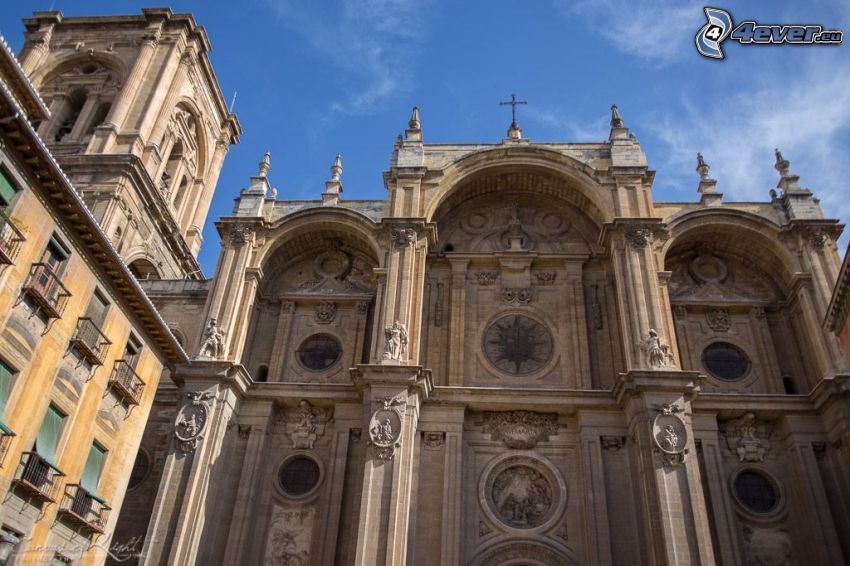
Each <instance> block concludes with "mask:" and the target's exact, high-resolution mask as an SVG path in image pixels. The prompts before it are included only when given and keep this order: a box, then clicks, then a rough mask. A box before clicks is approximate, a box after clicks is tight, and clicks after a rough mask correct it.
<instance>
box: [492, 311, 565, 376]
mask: <svg viewBox="0 0 850 566" xmlns="http://www.w3.org/2000/svg"><path fill="white" fill-rule="evenodd" d="M552 350H553V348H552V335H551V334H550V333H549V330H548V329H547V328H546V327H545V326H544V325H543V324H541V323H539V322H537V321H536V320H534V319H533V318H529V317H527V316H523V315H521V314H510V315H507V316H503V317H502V318H500V319H499V320H497V321H496V322H494V323H493V324H491V325H490V326H489V328H487V330H486V331H485V332H484V354H485V355H486V356H487V359H488V360H490V363H491V364H493V365H494V366H496V367H497V368H498V369H499V370H501V371H503V372H505V373H509V374H513V375H526V374H529V373H534V372H535V371H537V370H539V369H541V368H543V367H544V366H545V365H546V364H547V363H548V362H549V360H550V359H551V358H552Z"/></svg>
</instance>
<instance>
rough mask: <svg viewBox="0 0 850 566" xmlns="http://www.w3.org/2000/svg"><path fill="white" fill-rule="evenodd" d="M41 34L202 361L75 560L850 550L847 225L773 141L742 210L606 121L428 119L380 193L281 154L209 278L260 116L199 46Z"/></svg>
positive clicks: (58, 144)
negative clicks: (309, 180) (305, 191)
mask: <svg viewBox="0 0 850 566" xmlns="http://www.w3.org/2000/svg"><path fill="white" fill-rule="evenodd" d="M27 29H28V32H27V37H28V43H27V46H26V47H25V49H24V52H23V53H22V54H21V59H22V63H23V68H24V71H26V72H27V74H28V76H30V77H31V78H32V80H33V83H34V84H35V86H36V88H38V89H40V91H41V92H42V95H43V96H44V97H45V99H47V100H48V101H49V102H50V108H51V114H52V118H50V119H45V120H42V121H41V123H40V125H39V129H38V130H39V134H40V135H42V136H44V137H45V138H47V139H48V140H52V141H51V144H52V148H53V151H54V153H55V154H57V158H58V161H59V163H60V164H61V165H62V167H63V168H64V169H65V170H66V172H67V173H68V175H69V177H70V178H71V179H72V180H73V181H74V182H75V184H76V185H77V187H78V188H79V189H80V193H81V194H82V196H83V198H84V199H85V201H86V204H87V205H88V206H89V208H90V209H91V210H92V212H93V215H94V217H95V218H97V219H98V221H99V222H100V223H101V225H102V226H103V230H104V231H105V234H106V235H107V236H110V237H112V238H113V240H112V242H111V243H112V245H113V247H114V249H115V250H116V251H117V252H118V253H119V254H121V256H122V257H123V258H124V260H125V261H126V263H127V264H128V265H129V268H130V270H131V271H132V272H133V273H134V275H135V276H136V277H137V278H138V279H139V283H140V285H141V287H142V288H143V289H144V291H145V293H146V296H147V298H148V299H149V300H150V301H151V302H152V303H153V305H155V307H156V309H157V312H158V315H159V316H161V318H162V320H164V323H165V324H167V327H168V328H169V329H170V332H171V335H172V336H173V338H174V340H175V341H176V342H177V343H179V344H180V345H181V346H182V347H183V348H185V349H186V351H187V352H188V353H189V358H191V359H187V358H186V356H182V357H181V356H180V355H178V354H179V353H173V354H171V355H166V354H163V356H162V357H163V358H165V359H164V365H166V366H167V367H168V370H167V373H166V374H165V375H163V378H162V379H161V380H160V382H159V386H158V389H157V391H156V396H155V399H151V400H150V403H151V405H150V408H149V416H148V418H147V426H146V428H145V430H144V434H143V436H142V435H141V434H140V435H139V436H137V437H135V442H136V444H137V445H138V446H139V449H138V453H137V455H136V460H135V465H134V467H133V470H132V472H131V473H130V474H126V470H124V472H122V473H124V474H125V475H124V481H125V483H124V484H123V486H126V494H125V493H124V490H123V489H119V490H118V491H117V492H116V493H117V494H118V495H117V497H116V498H115V501H113V503H112V506H113V509H114V512H113V515H114V516H112V517H111V518H110V520H109V523H108V525H107V528H106V529H105V531H106V532H107V533H108V534H109V535H110V536H111V539H110V540H111V544H112V547H111V551H110V552H108V553H107V552H98V551H96V550H95V551H91V552H88V551H86V552H84V553H83V554H82V555H81V558H80V560H81V561H83V563H102V562H103V561H107V562H108V563H115V564H118V563H125V560H127V559H132V560H134V561H136V562H137V563H139V564H186V565H188V564H204V565H215V564H222V565H236V564H274V565H286V566H291V565H292V566H294V565H298V566H306V565H308V564H309V565H312V564H316V565H319V564H321V565H325V564H328V565H330V564H340V565H343V564H352V565H353V564H357V565H379V564H380V565H402V564H416V565H461V564H468V565H475V566H484V565H487V566H490V565H519V564H531V565H571V564H588V565H590V564H593V565H595V564H628V565H635V564H644V565H655V564H703V565H709V564H724V565H737V564H748V565H750V564H752V565H758V564H772V565H783V564H789V565H790V564H798V563H803V562H810V563H812V564H823V565H829V564H841V563H845V562H846V561H847V560H848V559H850V482H848V480H847V478H848V477H850V401H848V397H847V391H848V385H850V373H848V369H847V362H846V361H845V355H844V351H843V350H842V346H841V343H840V341H839V339H838V338H837V337H836V335H835V334H834V333H833V332H831V331H830V330H829V329H828V327H827V326H826V325H825V323H824V321H825V318H826V317H827V312H828V309H829V305H830V297H831V293H832V289H833V286H834V285H835V282H836V278H837V276H838V274H839V269H840V261H839V256H838V253H837V250H836V240H837V238H838V236H839V234H840V232H841V229H842V226H841V225H840V224H839V223H838V222H837V221H836V220H831V219H825V218H824V217H823V214H822V211H821V208H820V206H819V204H818V200H817V199H816V198H815V196H814V195H813V193H812V192H811V191H810V190H808V189H806V188H804V187H802V186H801V185H800V183H799V177H798V176H797V175H796V174H795V173H794V172H793V171H792V169H791V165H790V162H789V161H788V160H787V159H786V158H785V157H784V156H783V155H782V154H781V153H780V152H779V151H777V152H776V156H775V168H776V170H777V174H778V178H779V181H778V185H777V189H776V190H774V191H771V192H770V197H769V200H765V201H764V202H729V201H724V196H723V194H722V192H721V191H720V188H721V187H722V184H721V187H719V186H718V182H717V181H715V180H714V179H712V178H711V176H710V168H709V165H708V164H707V163H706V161H705V160H704V159H703V158H702V156H698V157H697V161H696V173H697V175H696V176H695V188H696V190H697V193H698V195H699V200H696V201H693V202H656V201H655V200H654V199H653V197H652V183H653V177H654V171H653V170H652V169H651V167H650V164H649V162H648V160H647V156H646V155H645V154H644V152H643V150H642V149H641V146H640V143H639V142H638V140H637V138H636V137H635V135H634V134H633V133H632V132H630V130H629V128H628V127H627V126H626V124H625V121H624V119H623V117H621V116H620V114H619V111H618V109H617V108H616V107H612V112H611V128H610V135H609V138H608V139H607V140H606V141H604V142H593V143H585V142H556V143H548V142H546V143H544V142H533V141H530V140H529V139H526V138H525V137H524V136H523V132H522V131H521V129H520V127H519V126H518V125H517V123H516V122H513V123H512V124H511V125H510V127H509V129H508V131H507V135H506V137H505V138H504V139H503V140H501V141H496V142H495V143H463V144H431V143H426V138H427V136H426V134H427V128H426V127H425V126H424V125H423V121H422V117H421V116H420V113H419V109H418V108H414V109H413V111H412V114H411V116H410V117H409V121H408V124H407V128H406V130H405V133H404V136H400V137H399V139H398V140H396V142H395V144H394V145H393V146H392V150H391V153H390V160H389V167H388V169H387V170H386V171H384V172H383V182H384V185H385V187H386V195H387V196H386V199H384V200H354V199H352V200H349V199H347V198H343V161H342V158H341V157H340V156H337V157H336V159H335V160H333V162H332V165H331V167H330V175H329V178H328V180H327V182H326V183H325V186H324V191H322V192H321V194H320V195H317V196H320V198H318V199H316V200H309V201H307V200H303V201H293V200H284V199H281V198H279V197H278V195H277V194H276V191H275V190H274V189H272V186H271V184H270V181H269V176H270V175H271V171H272V158H271V156H270V155H269V154H266V155H265V156H264V157H263V158H262V160H261V161H260V163H259V166H258V171H257V173H256V175H254V176H252V177H250V179H249V182H248V183H247V186H246V187H245V188H244V189H242V190H241V192H240V193H239V197H238V199H237V200H236V202H235V205H234V207H233V210H232V212H231V214H229V215H227V216H224V217H222V218H219V219H218V220H217V221H216V227H217V229H218V232H219V234H220V235H221V251H220V255H219V260H218V263H217V266H216V269H215V274H214V275H213V276H212V278H210V279H203V278H201V277H199V276H198V272H197V271H196V270H197V267H196V262H195V259H194V257H195V255H196V253H197V249H198V246H199V245H200V239H199V238H200V228H201V226H202V225H203V222H204V219H205V216H206V211H207V208H208V206H209V200H210V198H211V195H212V191H213V190H214V189H215V183H216V179H217V175H218V171H219V168H220V166H221V160H222V159H223V157H224V154H225V153H226V150H227V147H228V145H229V144H230V143H235V142H236V141H238V135H239V132H240V128H239V124H238V121H237V120H236V118H235V117H234V116H232V115H230V114H229V113H228V112H227V111H226V109H225V107H224V105H223V102H222V100H221V95H220V92H219V91H218V86H217V83H216V81H215V76H214V74H213V73H212V70H211V68H210V66H209V63H208V61H207V60H206V57H205V55H204V54H205V53H206V51H207V50H208V49H209V46H208V43H207V39H206V36H205V35H204V34H203V30H202V29H201V28H197V27H196V26H195V24H194V21H193V20H191V17H189V16H180V15H173V14H171V13H170V12H168V11H155V10H151V11H145V13H144V15H143V16H141V17H140V16H133V17H123V18H68V19H65V20H63V19H62V18H61V17H57V16H55V15H50V14H41V15H37V16H36V17H34V18H33V19H32V20H28V21H27ZM119 32H120V33H119ZM122 34H123V35H122ZM116 37H117V38H118V39H115V38H116ZM113 40H114V41H115V44H114V45H112V46H110V41H113ZM80 44H82V45H81V46H80ZM89 49H90V50H91V53H88V51H87V50H89ZM81 53H82V54H83V55H85V56H84V57H81ZM122 56H123V57H124V58H123V59H122V58H121V57H122ZM128 61H129V62H128ZM85 65H90V67H85ZM166 78H167V79H168V80H167V81H166V82H165V83H163V84H162V85H160V86H157V83H156V81H158V80H165V79H166ZM95 79H96V81H95ZM93 84H96V85H99V86H98V87H97V88H96V89H94V88H92V87H91V85H93ZM64 85H73V86H72V87H69V86H64ZM128 89H135V90H134V91H133V92H132V93H130V91H129V90H128ZM75 92H83V93H84V94H85V95H83V94H79V95H74V93H75ZM63 93H64V94H63ZM92 93H94V94H92ZM128 93H129V94H128ZM75 96H76V98H75ZM102 104H106V107H105V108H104V109H103V110H101V106H102ZM99 112H102V113H103V116H100V117H99V114H98V113H99ZM81 116H86V118H85V119H83V118H81ZM72 117H73V118H72ZM433 119H436V118H433ZM80 120H83V121H82V122H81V121H80ZM119 155H120V156H122V157H119ZM123 156H132V158H131V157H123ZM118 181H120V182H118ZM318 192H319V191H317V193H318ZM730 192H734V187H730ZM116 194H117V196H116ZM122 202H123V203H124V204H121V203H122ZM139 203H142V205H139ZM144 203H154V204H155V206H154V205H153V204H150V205H146V204H144ZM134 219H135V222H134V221H133V220H134ZM181 352H182V351H181ZM123 486H122V487H123ZM44 528H48V527H44Z"/></svg>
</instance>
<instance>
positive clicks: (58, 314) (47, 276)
mask: <svg viewBox="0 0 850 566" xmlns="http://www.w3.org/2000/svg"><path fill="white" fill-rule="evenodd" d="M23 291H24V293H25V294H26V295H27V296H29V297H30V298H31V299H32V300H33V301H35V302H36V304H38V306H39V307H40V308H41V309H42V310H43V311H44V312H45V314H47V317H48V318H62V312H63V311H64V310H65V305H66V304H67V303H68V298H69V297H70V296H71V293H70V291H68V289H67V288H66V287H65V285H63V284H62V281H60V280H59V277H58V276H57V275H56V274H55V273H53V271H52V270H51V269H50V267H48V266H47V264H45V263H34V264H32V268H31V269H30V274H29V277H28V278H27V280H26V282H25V283H24V286H23Z"/></svg>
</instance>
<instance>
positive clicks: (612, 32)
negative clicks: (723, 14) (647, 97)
mask: <svg viewBox="0 0 850 566" xmlns="http://www.w3.org/2000/svg"><path fill="white" fill-rule="evenodd" d="M556 6H558V7H559V9H560V10H561V12H562V13H563V15H564V16H566V17H575V16H577V17H581V18H584V19H585V20H587V22H588V23H589V24H590V26H591V27H592V28H593V29H594V30H595V31H596V32H597V33H599V34H601V35H602V36H603V37H605V38H606V39H608V40H609V41H610V42H611V43H613V44H614V46H615V47H617V49H619V50H620V51H623V52H625V53H627V54H631V55H634V56H635V57H638V58H640V59H644V60H647V61H652V62H655V63H659V64H664V63H669V62H671V61H674V60H676V59H679V58H681V57H683V56H691V55H692V52H693V38H694V36H695V35H696V32H697V31H698V29H699V27H700V26H702V25H703V24H704V23H705V22H704V21H703V20H704V16H703V15H702V9H701V8H700V7H699V6H697V5H694V4H691V5H683V3H682V2H681V1H676V0H660V1H658V0H656V1H650V0H580V1H579V2H571V1H569V0H556ZM689 44H690V47H689Z"/></svg>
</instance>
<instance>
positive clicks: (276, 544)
mask: <svg viewBox="0 0 850 566" xmlns="http://www.w3.org/2000/svg"><path fill="white" fill-rule="evenodd" d="M315 515H316V511H315V508H314V507H312V506H311V507H299V508H294V509H282V508H280V507H275V509H274V512H273V514H272V519H271V527H270V529H269V542H268V544H267V550H266V557H265V560H264V564H274V565H275V566H307V564H309V563H310V554H309V553H310V543H311V538H312V532H313V523H314V519H315Z"/></svg>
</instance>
